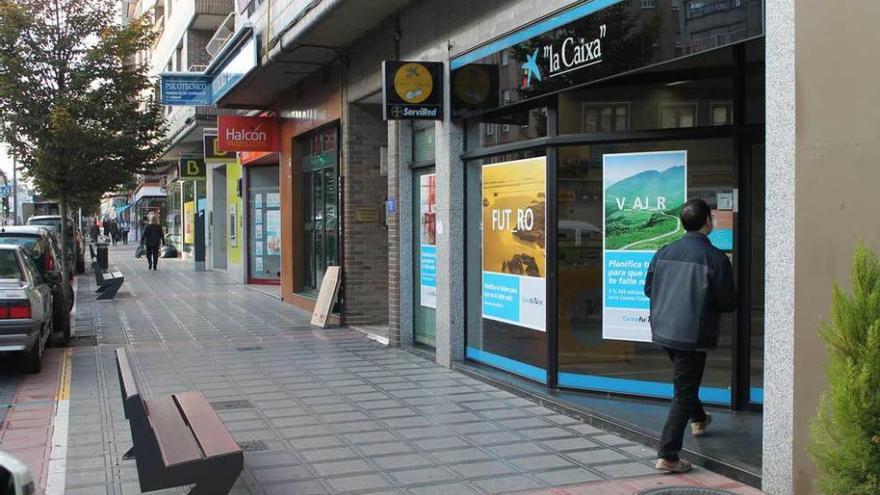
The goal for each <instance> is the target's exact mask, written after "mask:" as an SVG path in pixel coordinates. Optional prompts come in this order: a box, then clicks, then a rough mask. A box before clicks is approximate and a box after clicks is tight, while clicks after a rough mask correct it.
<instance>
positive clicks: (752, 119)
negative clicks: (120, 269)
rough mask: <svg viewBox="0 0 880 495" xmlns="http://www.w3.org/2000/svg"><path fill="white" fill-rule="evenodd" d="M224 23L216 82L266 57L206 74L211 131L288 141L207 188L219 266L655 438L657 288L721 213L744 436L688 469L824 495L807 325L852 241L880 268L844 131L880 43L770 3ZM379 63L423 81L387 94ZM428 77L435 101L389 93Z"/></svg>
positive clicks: (867, 120)
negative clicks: (217, 122) (652, 290)
mask: <svg viewBox="0 0 880 495" xmlns="http://www.w3.org/2000/svg"><path fill="white" fill-rule="evenodd" d="M197 3H198V2H197ZM857 4H858V7H859V8H860V9H863V10H864V11H865V12H866V13H867V12H871V13H875V14H876V13H880V12H877V9H878V6H876V5H874V4H872V3H870V2H867V1H859V2H857ZM233 10H234V21H226V23H224V26H226V27H223V26H221V27H220V28H218V30H217V32H216V33H215V34H214V35H213V38H215V39H216V38H217V37H218V33H222V32H224V31H223V30H224V29H226V31H228V32H229V34H228V35H227V38H228V40H229V41H228V42H227V43H226V45H224V46H223V47H222V48H221V49H220V50H219V53H220V56H219V57H218V60H220V61H219V62H213V61H209V63H208V68H207V69H206V70H205V72H206V73H208V74H223V73H228V72H229V71H225V72H224V70H219V71H216V72H215V71H214V70H213V69H212V68H211V67H212V66H211V64H215V65H218V66H222V65H223V64H224V63H225V62H224V60H235V59H237V58H238V57H239V54H241V53H243V52H244V51H245V50H251V49H252V48H255V49H256V53H257V56H256V60H254V63H253V64H251V65H249V66H248V67H247V70H244V71H240V72H239V73H238V74H237V75H236V76H235V77H234V78H232V79H222V78H221V79H219V80H220V81H221V83H216V81H218V77H217V76H216V75H215V79H214V81H215V86H217V87H221V88H222V94H220V95H219V96H217V95H216V94H215V96H216V98H215V101H214V104H215V106H216V108H217V110H211V111H214V112H236V113H238V114H240V115H245V116H269V117H274V118H276V119H277V121H278V122H279V127H280V132H279V134H280V145H279V146H278V149H277V150H273V151H271V152H265V153H256V154H254V153H248V154H244V153H239V154H238V155H237V156H236V157H235V161H234V162H230V163H225V164H209V168H210V170H209V172H208V173H207V185H206V187H205V195H206V199H207V204H206V206H205V208H206V210H207V211H208V213H209V215H208V217H207V218H208V219H209V220H208V231H209V234H208V239H209V240H208V241H207V242H208V252H209V257H213V258H212V260H211V261H209V264H208V266H209V267H211V268H213V269H220V270H227V271H228V272H230V274H232V273H235V275H234V276H233V278H234V279H236V280H240V281H243V282H258V283H272V284H275V283H277V284H278V287H279V289H278V290H279V291H280V294H279V296H280V297H281V298H282V299H283V300H285V301H287V302H289V303H291V304H293V305H296V306H298V307H301V308H304V309H307V310H309V309H312V308H314V305H315V300H316V296H317V291H318V289H319V288H320V285H321V281H322V279H323V275H324V272H325V270H326V269H327V267H329V266H340V267H341V268H342V273H343V284H342V291H341V294H340V298H339V301H338V303H337V306H336V308H335V314H336V316H337V318H338V319H339V321H340V322H341V323H342V324H346V325H351V326H355V327H359V328H362V329H365V330H367V331H368V332H370V333H373V334H376V335H377V338H378V339H379V340H382V341H386V340H387V342H388V343H389V344H391V345H395V346H398V345H399V346H405V347H409V348H413V349H415V350H417V351H418V352H425V353H428V354H429V355H433V356H434V358H435V360H436V361H437V362H438V363H440V364H442V365H444V366H452V367H459V368H462V369H466V370H468V372H473V373H485V374H486V376H489V377H490V378H491V379H493V380H496V381H499V382H504V383H505V384H507V385H508V386H509V387H511V388H512V389H515V390H519V391H521V392H522V393H528V394H531V395H537V396H540V397H544V398H545V399H546V401H547V402H548V403H553V404H557V405H560V407H566V404H568V405H570V406H571V407H573V408H575V409H577V408H579V407H581V409H578V410H587V411H589V412H587V413H585V415H586V416H587V417H590V418H591V420H592V421H594V422H598V423H602V424H604V425H608V424H610V425H615V424H616V425H617V426H618V429H619V431H621V432H623V433H625V434H630V435H632V436H633V437H634V438H639V439H641V440H644V441H648V442H650V441H653V440H656V438H657V437H658V436H659V432H658V431H657V428H656V427H651V426H650V425H647V423H644V422H642V423H640V422H639V418H638V417H637V416H638V415H636V417H633V416H632V415H628V414H629V413H628V412H627V411H631V410H639V411H642V413H644V411H656V410H662V407H660V408H659V409H658V406H663V405H665V402H664V401H665V400H668V399H669V398H670V397H671V394H672V386H671V377H670V376H669V364H668V362H667V360H666V359H665V358H664V356H663V354H662V352H661V351H660V349H659V348H658V347H656V346H654V345H653V344H651V343H650V332H649V327H648V323H647V317H648V314H647V309H646V300H645V298H644V296H643V295H641V283H642V280H643V278H644V271H645V267H646V262H647V261H649V260H650V257H651V256H652V254H653V252H654V251H656V249H658V248H659V247H661V246H662V245H663V244H665V243H667V242H669V241H670V240H673V239H675V238H677V236H680V235H681V228H680V226H679V225H678V221H677V219H676V218H675V215H676V213H675V211H676V209H677V208H678V206H680V205H681V204H682V203H683V202H684V201H685V200H687V199H692V198H702V199H704V200H705V201H706V202H707V203H708V204H709V205H710V206H711V207H712V209H713V214H714V217H715V222H716V232H715V233H714V234H713V236H712V238H711V241H712V242H713V244H714V245H715V246H716V247H718V248H719V249H721V250H722V251H724V252H725V253H726V254H727V255H728V256H729V258H730V260H731V262H732V264H733V266H734V271H735V274H736V279H737V286H738V294H739V295H738V301H737V311H736V312H735V313H734V314H733V315H730V316H726V317H725V318H724V319H723V320H722V337H721V341H720V344H719V348H718V349H717V350H716V351H714V352H713V353H712V355H711V356H712V358H711V359H710V361H709V365H708V367H707V370H706V375H705V378H704V382H703V385H704V387H703V389H702V390H701V396H702V398H703V399H704V401H705V402H707V403H709V404H712V405H713V406H714V407H715V408H716V409H715V410H716V411H718V412H719V413H722V414H725V416H723V417H724V418H726V419H725V421H728V420H729V421H730V422H729V423H725V424H730V425H737V428H738V435H737V438H736V439H728V440H724V439H722V440H720V441H719V443H717V444H715V447H716V448H717V449H716V450H715V451H711V449H703V448H702V447H700V446H696V447H693V448H691V450H690V452H689V455H692V456H694V457H695V458H697V459H699V460H701V461H703V462H705V463H706V464H707V465H708V466H710V467H712V468H717V469H719V470H722V472H724V474H727V475H731V476H735V477H738V478H740V479H742V480H744V481H747V482H749V483H752V484H754V485H760V486H762V488H763V489H764V490H765V491H766V492H767V493H771V494H774V495H776V494H779V495H782V494H794V493H797V494H802V493H803V494H808V493H816V487H815V484H814V482H813V480H814V478H815V476H814V474H813V473H814V467H813V466H812V464H811V461H810V459H809V457H808V455H807V453H806V452H807V451H806V446H807V445H808V442H809V422H810V420H811V418H812V417H813V416H814V415H815V410H816V403H817V400H818V396H819V393H820V390H821V389H822V388H823V386H822V384H823V383H824V378H823V375H822V369H821V366H817V365H816V364H817V363H821V362H822V352H823V351H822V347H821V345H820V343H819V340H818V337H817V336H816V328H817V325H818V322H819V320H820V319H821V318H822V317H824V316H826V315H827V312H828V307H829V304H830V301H829V298H828V297H827V295H828V293H829V289H830V287H831V284H832V281H833V280H841V281H846V280H848V279H847V277H848V275H847V267H848V260H849V256H850V254H851V252H852V249H853V248H854V245H855V241H856V239H863V240H865V241H867V242H869V243H872V245H874V246H877V245H880V238H878V234H877V232H880V229H878V228H876V227H877V226H876V225H870V226H869V228H865V226H863V225H856V224H857V223H858V222H852V221H851V219H849V220H848V215H851V214H852V213H847V212H853V211H862V212H863V211H868V209H869V205H868V203H867V202H868V201H869V200H868V199H867V198H869V197H870V196H871V192H872V191H871V189H870V186H868V185H867V184H871V183H876V180H877V179H880V177H876V176H877V174H878V172H877V170H876V167H871V166H870V165H869V164H870V163H871V161H872V160H875V159H876V157H877V156H878V151H880V150H878V147H880V143H878V139H877V133H876V130H877V122H876V119H874V120H872V117H871V116H870V115H866V114H863V113H859V112H855V113H854V114H847V116H846V117H844V115H843V112H844V110H843V108H844V107H845V108H850V109H851V108H858V107H859V105H861V104H863V103H864V102H867V101H871V100H870V99H871V97H872V96H874V94H873V93H876V90H874V89H868V88H866V86H867V85H864V84H858V81H860V80H864V78H863V77H862V76H859V74H860V73H861V71H864V70H869V71H875V70H874V69H869V68H865V67H864V66H863V63H862V62H861V60H863V59H864V56H861V55H860V54H859V53H860V52H859V50H861V49H862V47H867V46H871V43H866V42H865V41H866V40H864V39H861V38H858V37H859V36H866V37H868V36H876V35H873V34H865V33H869V32H870V31H871V30H870V29H869V27H867V26H865V27H864V29H862V30H857V29H847V30H837V31H834V32H833V33H829V32H828V30H825V29H822V28H821V25H822V23H823V22H824V21H823V20H827V19H834V20H840V22H844V20H843V16H844V15H845V14H844V12H842V11H841V10H839V9H835V8H834V7H833V6H830V5H819V4H807V3H804V4H799V5H798V6H797V7H796V6H795V5H794V2H766V3H765V2H764V1H762V0H711V1H706V0H699V1H698V0H590V1H572V0H542V1H537V0H511V1H507V2H496V1H489V0H485V1H482V0H481V1H473V0H453V1H442V2H441V1H435V0H424V1H418V2H414V1H405V0H375V1H371V2H351V1H348V2H347V1H341V0H339V1H333V0H322V1H318V2H308V3H306V2H298V1H281V2H259V1H242V2H238V3H237V4H236V5H235V6H234V8H233ZM858 17H859V19H858V20H854V19H849V20H848V21H846V22H850V21H851V22H855V23H857V24H859V23H867V22H868V21H867V20H865V19H868V18H870V17H871V16H869V15H865V16H858ZM796 24H797V30H796V29H795V26H796ZM230 25H231V26H232V27H231V28H230V27H229V26H230ZM818 33H822V34H821V35H820V34H818ZM858 33H862V34H858ZM829 40H833V41H834V43H832V44H829ZM832 46H849V47H860V48H859V50H856V52H853V53H850V52H847V53H844V54H841V53H839V52H835V53H832V52H831V50H832V49H833V48H832ZM865 49H867V48H865ZM388 61H391V62H395V61H406V62H413V63H414V64H411V65H405V67H406V68H407V69H408V70H410V71H411V72H410V73H407V72H406V71H404V72H396V73H394V74H390V75H386V74H385V73H383V62H388ZM428 62H435V63H440V64H442V70H441V71H440V72H441V74H442V77H440V78H439V79H430V78H429V79H427V82H426V80H425V79H424V78H422V79H418V80H417V81H416V82H415V83H412V84H410V83H402V85H401V86H396V85H395V84H396V81H397V79H398V78H401V79H404V78H406V77H409V76H412V77H416V78H419V77H421V76H419V71H420V70H426V69H425V67H426V65H424V64H427V63H428ZM166 69H167V67H166ZM170 69H172V70H173V69H174V66H173V63H172V66H171V67H170ZM401 70H402V69H401ZM841 76H845V77H841ZM228 80H232V81H233V82H231V83H229V84H227V83H226V81H228ZM832 81H833V82H832ZM383 83H384V90H385V91H386V92H387V91H390V90H392V89H393V90H394V91H398V88H404V89H406V91H403V92H400V91H399V92H398V94H399V96H400V97H401V98H404V99H405V100H406V99H408V98H409V99H411V100H412V101H413V102H416V103H418V102H419V101H423V100H420V97H421V96H422V95H424V94H426V93H425V92H427V93H428V94H430V93H431V92H432V91H435V92H440V93H442V96H443V98H442V101H443V104H442V105H443V106H442V118H437V119H433V120H393V119H392V120H387V121H386V120H385V119H384V118H383V110H385V109H384V108H383V103H384V99H383ZM796 83H797V84H796ZM407 88H409V89H407ZM829 88H833V89H834V92H835V94H838V95H841V99H842V100H841V99H838V100H835V101H838V103H839V102H840V101H846V102H847V103H851V105H849V106H846V105H843V106H834V105H832V103H831V102H829V100H828V99H827V98H825V97H824V96H823V95H824V94H827V91H826V90H828V89H829ZM832 107H833V108H832ZM195 108H196V110H195V111H196V112H198V110H197V109H198V108H201V107H195ZM390 110H392V111H393V109H390ZM181 111H184V110H181ZM186 111H190V112H191V111H192V110H186ZM826 111H827V112H828V113H827V114H826V113H824V112H826ZM392 113H393V112H392ZM828 116H833V117H835V118H836V117H839V119H838V120H834V118H828ZM853 120H854V121H855V122H854V124H855V127H852V126H844V127H846V128H847V129H849V130H845V129H843V127H837V126H836V123H839V122H842V121H848V122H849V121H853ZM204 126H205V127H211V126H212V125H211V124H209V123H207V119H206V123H205V124H204ZM853 129H858V131H853ZM200 136H201V135H200ZM185 141H186V140H185V139H184V140H182V141H179V142H185ZM175 146H178V145H175ZM204 157H207V156H206V155H204ZM224 186H225V187H224ZM183 187H184V186H181V188H183ZM193 187H194V189H193V191H194V192H193V198H194V201H196V204H198V202H197V198H198V190H197V189H196V187H197V186H193ZM172 194H178V193H172ZM179 194H180V195H181V196H182V197H183V200H182V201H181V203H182V204H183V205H185V204H186V198H187V197H188V196H186V192H185V190H184V191H182V192H180V193H179ZM819 197H821V198H822V201H819V202H817V201H815V198H819ZM829 204H831V205H835V207H834V208H827V205H829ZM822 205H825V206H826V207H823V206H822ZM838 206H839V208H838ZM169 208H170V207H169ZM184 209H185V207H184ZM796 213H797V214H796ZM869 221H870V222H873V220H869ZM829 235H830V237H829ZM212 243H213V244H212ZM224 246H225V247H226V249H225V252H224V250H223V247H224ZM487 370H488V371H487ZM542 394H543V395H542ZM584 404H587V406H583V405H584ZM582 406H583V407H582ZM724 411H728V413H724ZM643 416H644V414H643ZM725 442H729V443H725Z"/></svg>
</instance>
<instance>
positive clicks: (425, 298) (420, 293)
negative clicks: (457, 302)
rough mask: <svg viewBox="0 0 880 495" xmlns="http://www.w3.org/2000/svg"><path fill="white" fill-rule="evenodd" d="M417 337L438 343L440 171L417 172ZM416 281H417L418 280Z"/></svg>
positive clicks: (414, 291)
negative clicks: (438, 212) (438, 177)
mask: <svg viewBox="0 0 880 495" xmlns="http://www.w3.org/2000/svg"><path fill="white" fill-rule="evenodd" d="M412 190H413V199H412V204H413V206H414V208H413V226H414V227H415V226H418V229H415V228H414V229H413V234H414V239H413V280H414V281H416V282H417V283H418V286H415V287H413V317H414V321H413V340H414V341H415V342H416V343H419V344H425V345H429V346H432V347H433V346H434V343H435V340H436V334H437V328H436V315H437V310H436V308H437V229H436V225H437V224H436V218H437V211H436V208H437V174H435V173H434V168H433V167H430V168H426V169H421V170H418V171H415V172H414V173H413V189H412ZM414 285H415V284H414Z"/></svg>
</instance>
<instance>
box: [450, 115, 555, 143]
mask: <svg viewBox="0 0 880 495" xmlns="http://www.w3.org/2000/svg"><path fill="white" fill-rule="evenodd" d="M465 126H466V135H467V142H466V146H467V149H468V150H472V149H477V148H485V147H490V146H497V145H499V144H508V143H515V142H520V141H527V140H529V139H535V138H540V137H545V136H547V109H546V108H543V107H539V108H525V109H521V110H519V109H518V110H516V111H513V112H508V113H504V114H500V115H484V116H480V117H474V118H471V119H468V120H467V121H465Z"/></svg>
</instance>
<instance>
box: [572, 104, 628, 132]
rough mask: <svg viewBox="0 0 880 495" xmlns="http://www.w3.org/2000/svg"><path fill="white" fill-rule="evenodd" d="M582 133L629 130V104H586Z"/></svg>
mask: <svg viewBox="0 0 880 495" xmlns="http://www.w3.org/2000/svg"><path fill="white" fill-rule="evenodd" d="M582 113H583V126H582V132H621V131H628V130H629V103H584V104H583V110H582Z"/></svg>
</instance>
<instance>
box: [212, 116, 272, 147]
mask: <svg viewBox="0 0 880 495" xmlns="http://www.w3.org/2000/svg"><path fill="white" fill-rule="evenodd" d="M217 135H218V137H219V140H218V141H219V145H218V147H219V148H220V150H222V151H279V143H280V128H279V122H278V119H276V118H275V117H240V116H235V115H218V116H217Z"/></svg>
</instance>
